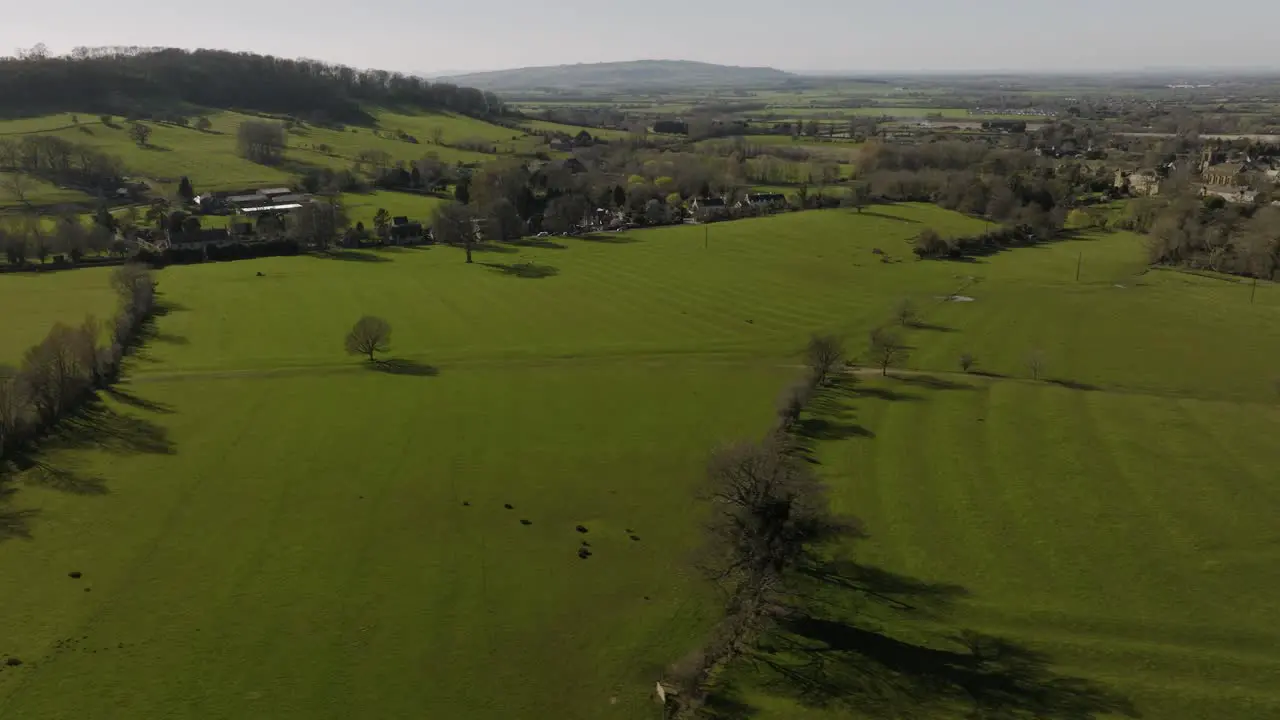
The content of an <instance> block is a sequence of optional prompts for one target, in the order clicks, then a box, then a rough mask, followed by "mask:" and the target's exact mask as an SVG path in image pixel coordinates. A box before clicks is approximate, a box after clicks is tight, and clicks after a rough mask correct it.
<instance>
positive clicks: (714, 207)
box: [689, 198, 729, 222]
mask: <svg viewBox="0 0 1280 720" xmlns="http://www.w3.org/2000/svg"><path fill="white" fill-rule="evenodd" d="M689 213H690V214H691V215H693V217H694V218H696V219H697V220H699V221H701V222H707V221H709V220H723V219H724V218H727V217H729V206H728V204H727V203H725V201H724V198H694V199H693V202H691V203H689Z"/></svg>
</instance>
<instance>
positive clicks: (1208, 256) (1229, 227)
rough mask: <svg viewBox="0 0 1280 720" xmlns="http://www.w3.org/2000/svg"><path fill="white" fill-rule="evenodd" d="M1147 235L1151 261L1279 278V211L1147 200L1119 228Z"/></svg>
mask: <svg viewBox="0 0 1280 720" xmlns="http://www.w3.org/2000/svg"><path fill="white" fill-rule="evenodd" d="M1119 225H1120V226H1121V227H1126V228H1130V229H1134V230H1138V231H1145V232H1147V233H1148V243H1147V250H1148V256H1149V259H1150V261H1151V262H1152V263H1153V264H1157V265H1174V266H1180V267H1191V268H1202V269H1208V270H1214V271H1216V272H1224V273H1231V274H1233V275H1244V276H1247V277H1255V278H1261V279H1264V280H1275V279H1277V277H1280V207H1276V206H1274V205H1270V204H1268V205H1258V204H1248V205H1246V204H1233V203H1228V202H1226V201H1225V200H1223V199H1222V198H1220V197H1217V196H1210V197H1207V198H1198V197H1195V196H1194V195H1192V194H1190V193H1186V194H1181V195H1178V196H1175V197H1172V198H1170V199H1167V200H1163V201H1157V200H1155V199H1148V200H1147V201H1146V202H1145V203H1143V205H1142V207H1140V208H1138V209H1136V210H1135V211H1134V213H1133V214H1131V215H1130V216H1129V217H1128V218H1125V219H1122V221H1121V222H1120V223H1119Z"/></svg>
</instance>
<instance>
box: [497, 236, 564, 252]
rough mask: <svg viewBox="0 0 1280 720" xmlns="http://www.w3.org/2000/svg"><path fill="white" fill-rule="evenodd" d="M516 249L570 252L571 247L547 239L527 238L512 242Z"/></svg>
mask: <svg viewBox="0 0 1280 720" xmlns="http://www.w3.org/2000/svg"><path fill="white" fill-rule="evenodd" d="M511 244H512V245H515V246H516V247H529V248H542V249H543V250H568V249H569V246H568V245H564V244H562V243H558V242H555V241H554V240H549V239H547V238H525V239H523V240H514V241H512V242H511Z"/></svg>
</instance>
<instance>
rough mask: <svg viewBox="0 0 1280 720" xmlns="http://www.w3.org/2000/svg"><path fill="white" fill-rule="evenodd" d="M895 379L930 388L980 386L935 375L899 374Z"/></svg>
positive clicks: (949, 388) (952, 388) (964, 388)
mask: <svg viewBox="0 0 1280 720" xmlns="http://www.w3.org/2000/svg"><path fill="white" fill-rule="evenodd" d="M893 379H894V380H896V381H898V382H900V383H903V384H904V385H915V386H916V387H922V388H928V389H929V390H977V389H978V388H977V387H976V386H974V385H970V384H968V383H962V382H956V381H954V380H948V379H946V378H940V377H934V376H933V375H898V376H895V377H894V378H893Z"/></svg>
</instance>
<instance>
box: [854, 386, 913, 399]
mask: <svg viewBox="0 0 1280 720" xmlns="http://www.w3.org/2000/svg"><path fill="white" fill-rule="evenodd" d="M853 394H854V395H857V396H858V397H864V398H875V399H877V400H888V401H889V402H919V401H921V400H923V399H924V398H922V397H920V396H919V395H912V394H911V393H901V392H898V391H897V390H890V389H889V388H879V387H860V388H856V389H855V390H854V391H853Z"/></svg>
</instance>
